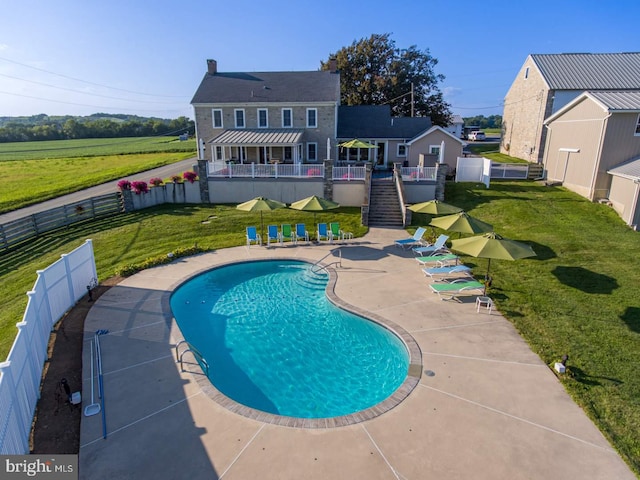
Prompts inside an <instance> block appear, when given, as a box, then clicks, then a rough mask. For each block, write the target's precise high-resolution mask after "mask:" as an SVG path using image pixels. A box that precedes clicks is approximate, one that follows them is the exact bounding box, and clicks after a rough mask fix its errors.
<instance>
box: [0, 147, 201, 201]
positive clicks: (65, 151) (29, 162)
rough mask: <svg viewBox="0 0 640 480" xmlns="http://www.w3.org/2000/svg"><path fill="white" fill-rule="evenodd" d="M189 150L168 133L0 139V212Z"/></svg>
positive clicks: (165, 160)
mask: <svg viewBox="0 0 640 480" xmlns="http://www.w3.org/2000/svg"><path fill="white" fill-rule="evenodd" d="M133 152H136V153H133ZM148 152H151V153H148ZM194 155H195V141H194V140H190V141H186V142H180V141H178V140H175V139H173V137H152V138H137V139H135V138H134V139H131V138H111V139H85V140H60V141H55V142H24V143H4V144H0V191H2V196H0V213H4V212H7V211H10V210H15V209H17V208H21V207H25V206H27V205H31V204H33V203H37V202H41V201H44V200H49V199H50V198H55V197H57V196H60V195H64V194H67V193H71V192H76V191H78V190H82V189H84V188H87V187H91V186H93V185H97V184H99V183H103V182H108V181H110V180H117V179H120V178H123V177H126V176H127V175H131V174H133V173H137V172H141V171H143V170H148V169H150V168H155V167H160V166H162V165H168V164H171V163H175V162H178V161H180V160H184V159H186V158H190V157H192V156H194Z"/></svg>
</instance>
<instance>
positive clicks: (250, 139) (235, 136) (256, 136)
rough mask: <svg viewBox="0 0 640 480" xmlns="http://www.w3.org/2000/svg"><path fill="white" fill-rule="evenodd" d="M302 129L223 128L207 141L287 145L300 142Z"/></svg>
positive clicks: (228, 143)
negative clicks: (218, 133) (223, 129)
mask: <svg viewBox="0 0 640 480" xmlns="http://www.w3.org/2000/svg"><path fill="white" fill-rule="evenodd" d="M303 133H304V130H299V129H292V128H260V129H246V128H243V129H235V130H225V131H224V132H222V133H221V134H220V135H218V136H217V137H215V138H214V139H213V140H210V141H209V143H212V144H215V145H227V146H239V145H240V146H256V147H260V146H274V145H276V146H277V145H282V146H289V145H295V144H298V143H301V140H302V135H303Z"/></svg>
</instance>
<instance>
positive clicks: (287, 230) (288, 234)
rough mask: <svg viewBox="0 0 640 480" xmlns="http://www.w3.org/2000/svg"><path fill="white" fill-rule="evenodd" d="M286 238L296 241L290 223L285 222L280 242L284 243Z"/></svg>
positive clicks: (281, 229)
mask: <svg viewBox="0 0 640 480" xmlns="http://www.w3.org/2000/svg"><path fill="white" fill-rule="evenodd" d="M285 240H289V241H291V242H292V243H296V235H295V233H294V231H293V229H292V228H291V225H290V224H288V223H283V224H282V226H281V227H280V243H284V241H285Z"/></svg>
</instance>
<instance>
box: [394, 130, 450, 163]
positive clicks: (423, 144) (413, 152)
mask: <svg viewBox="0 0 640 480" xmlns="http://www.w3.org/2000/svg"><path fill="white" fill-rule="evenodd" d="M443 141H444V163H446V164H447V165H448V166H449V170H453V169H454V168H456V164H457V162H458V157H461V156H462V143H460V142H459V141H458V140H457V139H454V138H452V137H451V136H449V135H448V134H447V133H445V132H443V131H441V130H434V131H433V132H431V133H429V134H428V135H425V136H424V137H421V138H418V139H417V140H416V141H414V142H412V143H411V145H410V146H409V147H408V152H407V158H406V160H408V162H409V166H410V167H415V166H417V165H418V163H419V160H420V155H421V154H424V155H429V147H430V146H431V145H438V146H439V145H440V144H441V143H442V142H443Z"/></svg>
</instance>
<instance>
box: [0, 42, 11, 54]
mask: <svg viewBox="0 0 640 480" xmlns="http://www.w3.org/2000/svg"><path fill="white" fill-rule="evenodd" d="M3 50H9V45H7V44H6V43H0V52H2V51H3Z"/></svg>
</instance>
